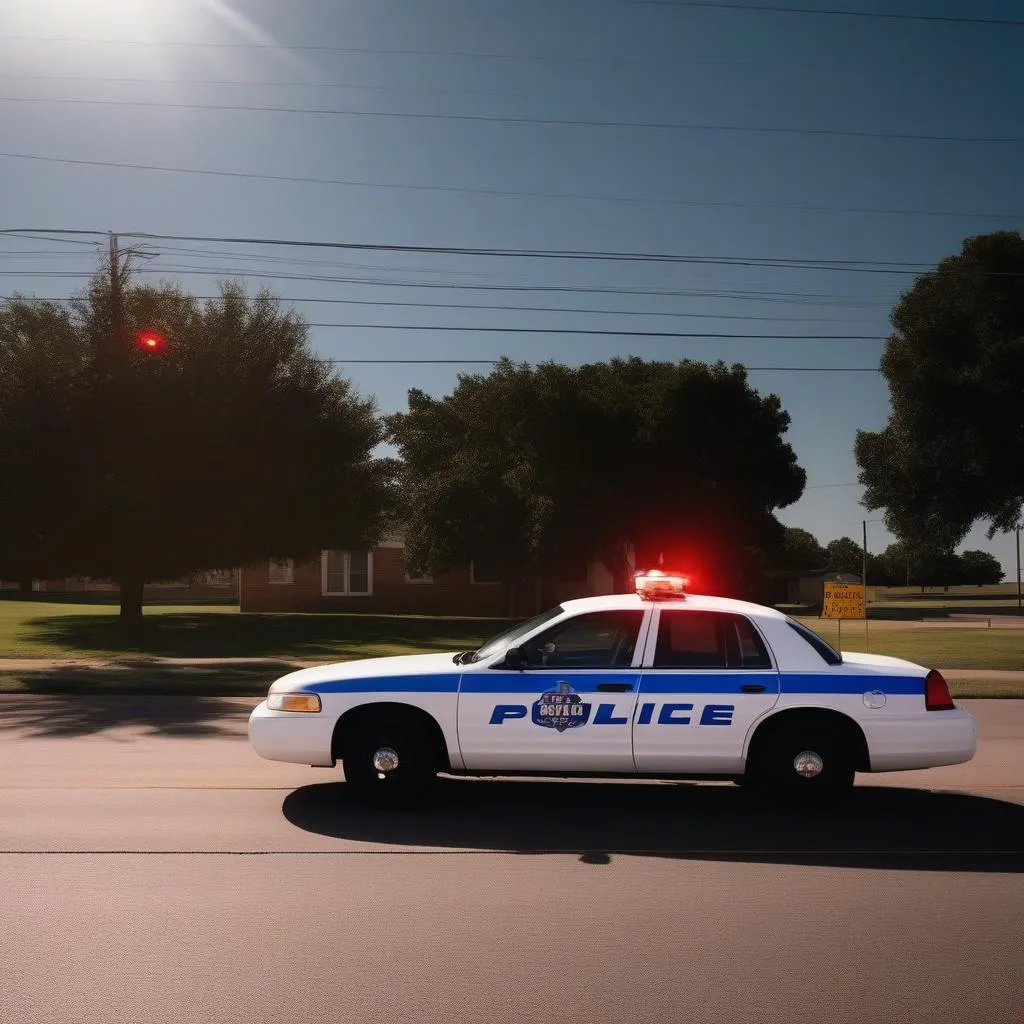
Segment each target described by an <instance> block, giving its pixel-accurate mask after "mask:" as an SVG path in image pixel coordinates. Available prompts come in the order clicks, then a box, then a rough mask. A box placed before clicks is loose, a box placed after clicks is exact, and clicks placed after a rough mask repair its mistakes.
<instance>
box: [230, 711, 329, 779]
mask: <svg viewBox="0 0 1024 1024" xmlns="http://www.w3.org/2000/svg"><path fill="white" fill-rule="evenodd" d="M334 725H335V719H334V718H332V717H329V716H327V715H325V714H324V713H323V712H322V711H321V712H320V713H319V714H307V713H303V712H296V711H271V710H270V709H269V708H268V707H267V702H266V701H263V702H261V703H260V704H258V705H257V706H256V707H255V708H254V709H253V712H252V714H251V715H250V716H249V742H250V743H251V744H252V748H253V750H255V751H256V753H257V754H259V755H260V757H263V758H266V759H267V760H268V761H289V762H291V763H293V764H308V765H312V766H313V767H315V768H329V767H331V766H332V765H333V764H334V758H333V757H332V756H331V745H332V741H333V738H334Z"/></svg>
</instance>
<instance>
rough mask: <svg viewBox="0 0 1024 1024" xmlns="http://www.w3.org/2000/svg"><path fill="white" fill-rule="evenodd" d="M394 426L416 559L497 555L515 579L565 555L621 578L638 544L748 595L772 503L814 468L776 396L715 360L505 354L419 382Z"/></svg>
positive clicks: (651, 555)
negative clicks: (588, 360) (547, 358)
mask: <svg viewBox="0 0 1024 1024" xmlns="http://www.w3.org/2000/svg"><path fill="white" fill-rule="evenodd" d="M389 424H390V429H391V436H392V439H393V441H394V443H395V444H396V446H397V447H398V450H399V452H400V453H401V456H402V458H403V460H404V469H403V474H404V476H403V482H402V494H403V509H404V516H405V524H404V525H405V530H406V545H407V551H408V552H409V555H410V557H411V559H412V560H413V561H414V562H415V563H417V564H419V565H422V566H424V567H429V568H432V569H443V568H446V567H449V566H451V565H452V564H455V563H458V562H465V561H468V560H470V559H473V558H481V557H487V558H488V560H489V561H496V562H498V563H499V564H501V566H502V568H503V571H504V573H505V575H506V579H508V580H514V579H520V578H522V577H523V576H524V575H535V574H536V573H537V572H538V571H542V570H543V568H544V567H545V566H549V565H554V564H556V563H557V561H558V560H559V559H564V558H570V557H573V558H575V557H586V558H597V559H600V560H601V561H602V562H604V564H605V565H606V566H607V567H608V568H609V569H610V570H611V571H612V572H613V573H615V574H616V575H617V576H619V575H620V574H623V573H624V572H625V571H626V569H627V567H628V558H629V550H630V545H632V548H633V550H634V551H635V559H636V563H637V564H638V565H657V564H658V562H659V560H660V559H662V558H663V559H664V562H665V564H672V565H678V566H680V567H684V568H686V569H688V570H690V571H693V572H694V573H695V576H696V579H697V581H699V585H700V587H701V589H702V590H705V591H710V592H715V591H718V592H739V591H742V590H743V588H744V573H746V572H749V570H750V564H751V552H752V551H753V550H757V549H766V548H768V547H769V546H771V545H773V544H775V543H777V542H778V541H779V540H780V539H781V536H782V527H781V526H780V524H779V523H778V521H777V520H776V519H775V517H774V515H772V510H773V509H775V508H779V507H781V506H784V505H787V504H790V503H791V502H793V501H796V499H797V498H798V497H799V496H800V493H801V491H802V489H803V484H804V479H805V476H804V472H803V470H802V469H800V467H799V466H798V465H797V463H796V457H795V455H794V453H793V450H792V448H791V447H790V446H789V445H788V444H786V443H785V442H784V440H783V435H784V434H785V432H786V430H787V428H788V425H789V416H788V415H787V414H786V412H785V411H784V410H783V409H782V407H781V403H780V402H779V399H778V398H777V397H776V396H775V395H767V396H761V395H759V394H758V393H757V392H756V391H754V390H753V389H752V388H751V387H750V386H749V385H748V383H747V378H746V373H745V371H744V370H743V368H742V367H740V366H734V367H731V368H728V367H726V366H725V365H724V364H721V363H718V364H715V365H713V366H712V365H707V364H705V363H698V362H691V361H683V362H680V363H665V362H647V361H644V360H641V359H636V358H633V359H615V360H612V361H611V362H607V363H592V364H588V365H585V366H581V367H578V368H571V367H568V366H564V365H560V364H557V363H544V364H541V365H539V366H536V367H531V366H527V365H518V364H514V363H512V362H510V361H508V360H505V361H503V362H502V363H501V364H500V365H499V366H498V367H497V368H496V369H495V370H494V371H493V372H492V373H490V374H489V375H487V376H479V375H465V376H462V377H460V379H459V384H458V386H457V387H456V388H455V390H454V392H453V393H452V394H449V395H447V396H445V397H443V398H439V399H435V398H431V397H430V396H428V395H426V394H424V393H423V392H422V391H417V390H414V391H411V392H410V394H409V411H408V413H404V414H398V415H395V416H393V417H391V418H390V420H389Z"/></svg>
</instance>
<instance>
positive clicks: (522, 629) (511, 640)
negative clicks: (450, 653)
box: [469, 605, 565, 662]
mask: <svg viewBox="0 0 1024 1024" xmlns="http://www.w3.org/2000/svg"><path fill="white" fill-rule="evenodd" d="M563 611H565V609H564V608H563V607H562V606H561V605H558V606H557V607H555V608H551V609H550V610H549V611H546V612H543V613H542V614H540V615H535V616H534V617H533V618H532V619H527V620H526V622H519V623H517V624H516V625H514V626H513V627H512V628H511V629H506V630H505V632H504V633H499V634H498V635H497V636H495V637H491V639H490V640H488V641H487V643H485V644H484V645H483V647H481V648H479V649H478V650H477V651H475V652H474V653H473V657H472V658H470V659H469V660H470V661H471V662H473V661H483V660H484V659H486V658H490V657H492V656H493V655H495V654H500V653H501V652H502V651H507V650H508V649H509V648H510V647H512V646H514V645H515V642H516V640H518V639H519V638H520V637H523V636H526V635H527V634H528V633H532V632H533V631H534V630H535V629H536V628H537V627H538V626H543V625H544V623H545V622H550V621H551V620H552V619H556V618H558V616H559V615H561V614H562V612H563Z"/></svg>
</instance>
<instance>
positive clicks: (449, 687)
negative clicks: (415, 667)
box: [302, 675, 459, 693]
mask: <svg viewBox="0 0 1024 1024" xmlns="http://www.w3.org/2000/svg"><path fill="white" fill-rule="evenodd" d="M302 689H303V690H304V691H308V692H310V693H458V691H459V677H458V676H457V675H447V676H384V677H378V678H372V677H369V678H365V679H332V680H328V681H327V682H323V683H310V684H309V685H308V686H303V687H302Z"/></svg>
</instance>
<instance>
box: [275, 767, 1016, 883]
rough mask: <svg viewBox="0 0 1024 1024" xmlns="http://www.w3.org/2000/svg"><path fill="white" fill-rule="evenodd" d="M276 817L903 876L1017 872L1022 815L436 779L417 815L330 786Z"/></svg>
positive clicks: (327, 831) (916, 802) (301, 823)
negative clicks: (788, 805) (812, 805)
mask: <svg viewBox="0 0 1024 1024" xmlns="http://www.w3.org/2000/svg"><path fill="white" fill-rule="evenodd" d="M282 810H283V813H284V815H285V817H286V818H287V820H288V821H289V822H291V824H293V825H295V826H296V827H297V828H301V829H303V830H305V831H307V832H313V833H317V834H319V835H324V836H330V837H333V838H337V839H346V840H352V841H358V842H372V843H381V844H386V845H396V846H419V847H424V846H426V847H439V848H448V849H456V850H500V851H508V852H513V853H522V854H542V853H578V854H580V855H581V859H582V860H583V861H584V862H586V863H593V864H600V863H607V862H608V857H609V856H610V855H614V854H629V855H643V856H655V857H667V858H680V859H692V860H731V861H747V862H758V863H794V864H813V865H821V866H834V867H841V866H848V867H867V868H885V867H890V868H899V869H905V870H942V871H971V872H986V871H1003V872H1024V807H1022V806H1020V805H1018V804H1013V803H1008V802H1006V801H1002V800H994V799H990V798H987V797H979V796H972V795H969V794H964V793H951V792H930V791H927V790H918V789H898V788H890V787H881V786H864V787H860V788H858V789H856V790H854V793H853V795H852V797H851V798H850V799H849V800H848V801H847V802H846V803H845V804H844V805H843V807H842V808H841V809H838V810H837V811H835V812H834V813H831V814H825V815H824V816H821V815H816V816H809V815H806V814H802V813H800V812H799V811H793V810H782V809H779V808H777V807H771V806H766V805H762V804H759V803H757V802H756V801H754V800H751V799H750V798H749V797H748V796H747V795H746V794H745V793H743V792H742V791H741V790H739V789H736V788H734V787H732V786H726V785H697V784H693V783H653V784H650V783H635V782H626V783H623V782H595V781H578V782H577V781H573V782H551V781H537V780H522V779H471V780H470V779H458V780H456V779H442V780H440V782H439V784H438V787H437V792H436V796H435V799H434V800H433V801H432V804H431V806H430V809H429V810H423V811H409V812H406V813H404V814H398V815H396V814H394V813H387V812H382V811H373V810H368V809H367V808H365V807H363V806H361V805H359V804H357V803H356V802H355V801H354V800H353V799H352V798H351V796H350V794H349V793H348V792H347V790H346V787H345V785H344V784H343V783H326V784H320V785H312V786H304V787H302V788H301V789H298V790H295V791H294V792H292V793H290V794H289V795H288V796H287V797H286V798H285V801H284V805H283V808H282Z"/></svg>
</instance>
